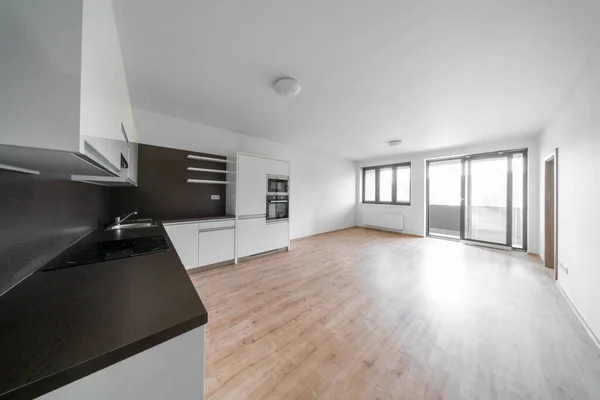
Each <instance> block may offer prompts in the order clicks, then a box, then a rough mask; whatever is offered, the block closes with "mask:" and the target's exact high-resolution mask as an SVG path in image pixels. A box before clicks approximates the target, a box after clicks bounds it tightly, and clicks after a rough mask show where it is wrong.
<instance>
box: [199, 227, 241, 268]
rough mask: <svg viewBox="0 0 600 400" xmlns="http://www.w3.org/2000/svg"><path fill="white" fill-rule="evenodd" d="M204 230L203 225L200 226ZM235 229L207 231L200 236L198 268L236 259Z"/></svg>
mask: <svg viewBox="0 0 600 400" xmlns="http://www.w3.org/2000/svg"><path fill="white" fill-rule="evenodd" d="M200 229H202V224H200ZM234 235H235V229H234V228H220V230H213V231H205V232H202V230H200V233H199V234H198V266H199V267H201V266H203V265H210V264H215V263H220V262H223V261H229V260H233V258H234V255H233V254H234V240H235V239H234Z"/></svg>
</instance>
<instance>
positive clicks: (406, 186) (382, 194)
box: [363, 163, 410, 206]
mask: <svg viewBox="0 0 600 400" xmlns="http://www.w3.org/2000/svg"><path fill="white" fill-rule="evenodd" d="M363 203H367V204H368V203H371V204H398V205H405V206H409V205H410V163H403V164H394V165H381V166H377V167H365V168H363Z"/></svg>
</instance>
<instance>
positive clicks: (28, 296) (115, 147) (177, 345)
mask: <svg viewBox="0 0 600 400" xmlns="http://www.w3.org/2000/svg"><path fill="white" fill-rule="evenodd" d="M3 11H6V12H3V13H2V14H1V16H0V22H1V23H2V26H3V27H6V29H7V30H8V31H10V32H11V35H6V36H3V37H2V39H0V47H1V48H2V49H3V51H4V50H5V52H4V54H7V55H8V56H7V57H5V58H3V61H2V65H3V68H2V73H0V88H2V92H3V96H4V98H5V99H7V98H10V99H11V101H10V102H3V103H2V104H0V116H1V118H0V120H1V121H2V128H3V129H2V136H1V137H0V200H1V204H2V207H1V208H0V215H1V216H2V220H3V226H4V227H3V230H2V232H1V237H2V246H1V247H0V250H1V254H2V256H3V260H4V265H3V267H2V268H1V269H0V278H1V279H0V284H1V286H0V320H1V321H2V326H1V327H0V334H1V335H2V337H3V340H2V342H1V343H2V344H1V353H2V354H3V357H2V358H1V359H2V361H0V370H2V371H3V373H2V379H1V381H0V398H32V397H41V398H46V399H53V398H82V397H85V398H107V397H115V398H164V397H166V396H167V394H169V393H178V395H179V397H182V398H192V397H193V398H201V396H202V392H203V391H202V382H203V377H204V372H203V371H204V327H205V325H206V323H207V322H208V321H209V318H208V312H207V310H206V308H205V307H204V305H203V304H202V300H201V298H200V297H199V296H198V293H197V292H196V290H195V289H194V286H193V285H192V283H191V281H190V279H189V276H188V273H194V272H197V271H199V270H203V269H207V268H216V267H224V266H226V265H229V264H233V263H238V262H243V261H244V260H245V259H246V258H248V257H253V256H256V255H259V254H263V253H269V252H273V251H281V250H289V249H290V222H291V219H290V217H289V200H290V198H291V190H290V186H291V185H290V182H291V180H290V172H291V166H290V162H288V161H284V160H279V159H275V158H271V157H265V156H261V155H255V154H247V153H243V152H239V151H236V152H233V154H228V155H227V156H224V155H220V154H212V153H204V152H199V151H197V150H196V149H194V148H187V149H186V146H179V147H178V148H174V147H167V146H156V145H150V144H143V143H140V140H139V134H138V129H137V126H136V122H135V118H134V110H133V107H132V105H131V101H130V97H129V91H128V85H127V80H126V77H125V75H126V74H125V70H124V65H123V60H122V58H121V49H120V44H119V38H118V35H117V28H116V23H115V19H114V14H113V9H112V5H111V2H105V1H102V2H97V1H89V0H85V1H63V2H62V3H61V6H60V7H58V9H57V7H56V5H53V6H52V7H51V6H50V5H48V6H46V5H40V4H36V5H32V4H30V3H27V4H25V3H19V2H13V3H12V4H10V6H7V7H6V9H3ZM59 11H60V12H59ZM31 34H34V35H35V37H36V40H37V42H38V45H39V46H38V47H31V46H24V43H25V42H24V41H25V40H26V38H27V35H31ZM59 36H60V37H61V38H63V39H64V40H56V39H57V38H58V37H59ZM49 54H55V55H61V63H60V64H59V65H57V64H56V63H54V59H52V58H48V57H47V55H49ZM5 67H6V68H5ZM58 100H60V101H58ZM74 110H76V111H77V110H78V112H74ZM24 115H25V116H27V118H23V116H24ZM182 147H183V148H182ZM230 153H231V152H230ZM165 360H170V361H165ZM156 376H160V379H156Z"/></svg>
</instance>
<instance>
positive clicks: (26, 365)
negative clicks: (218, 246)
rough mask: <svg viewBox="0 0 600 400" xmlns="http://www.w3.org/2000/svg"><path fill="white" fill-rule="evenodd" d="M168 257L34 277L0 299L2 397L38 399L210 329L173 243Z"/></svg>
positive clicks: (97, 237) (97, 236) (125, 234)
mask: <svg viewBox="0 0 600 400" xmlns="http://www.w3.org/2000/svg"><path fill="white" fill-rule="evenodd" d="M161 234H163V235H165V237H167V240H168V241H169V239H168V236H167V234H166V232H165V230H164V228H163V226H162V224H160V223H159V224H158V226H157V227H156V228H144V229H133V230H122V231H109V232H105V231H103V230H97V231H94V232H92V233H91V234H89V235H88V236H86V237H85V238H84V239H82V241H85V243H88V242H89V243H91V242H93V241H108V240H119V239H129V238H138V237H146V236H153V235H161ZM169 246H170V249H169V250H168V251H166V252H161V253H153V254H148V255H142V256H137V257H130V258H123V259H119V260H112V261H107V262H100V263H95V264H88V265H80V266H77V267H72V268H64V269H57V270H52V271H42V269H40V270H38V271H37V272H35V273H33V274H32V275H31V276H30V277H28V278H27V279H25V280H24V281H23V282H21V283H20V284H19V285H17V286H16V287H14V288H13V289H11V290H10V291H8V292H7V293H6V294H4V295H3V296H2V297H0V338H1V339H0V398H1V399H5V398H33V397H37V396H41V395H42V394H44V393H47V392H50V391H52V390H54V389H56V388H59V387H61V386H64V385H66V384H68V383H71V382H73V381H75V380H77V379H81V378H83V377H84V376H86V375H89V374H91V373H93V372H96V371H98V370H100V369H103V368H106V367H108V366H109V365H112V364H114V363H117V362H119V361H122V360H124V359H126V358H128V357H131V356H133V355H135V354H137V353H140V352H142V351H144V350H147V349H149V348H151V347H153V346H156V345H157V344H160V343H162V342H165V341H167V340H169V339H172V338H174V337H176V336H179V335H181V334H183V333H185V332H187V331H190V330H192V329H194V328H197V327H199V326H202V325H204V324H206V322H207V321H208V313H207V311H206V308H205V307H204V305H203V304H202V301H201V300H200V297H199V296H198V294H197V292H196V290H195V288H194V286H193V284H192V282H191V280H190V279H189V277H188V274H187V272H186V270H185V268H184V267H183V265H182V264H181V261H180V260H179V257H178V256H177V253H176V252H175V249H174V247H173V245H172V243H171V242H170V241H169Z"/></svg>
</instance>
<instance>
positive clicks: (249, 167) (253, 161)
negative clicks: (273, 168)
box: [237, 154, 267, 216]
mask: <svg viewBox="0 0 600 400" xmlns="http://www.w3.org/2000/svg"><path fill="white" fill-rule="evenodd" d="M237 165H238V172H237V182H238V188H237V197H238V200H237V201H238V210H237V214H238V215H239V216H247V215H254V216H256V215H265V214H266V212H267V199H266V195H267V159H265V158H261V157H253V156H248V155H244V154H238V158H237Z"/></svg>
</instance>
